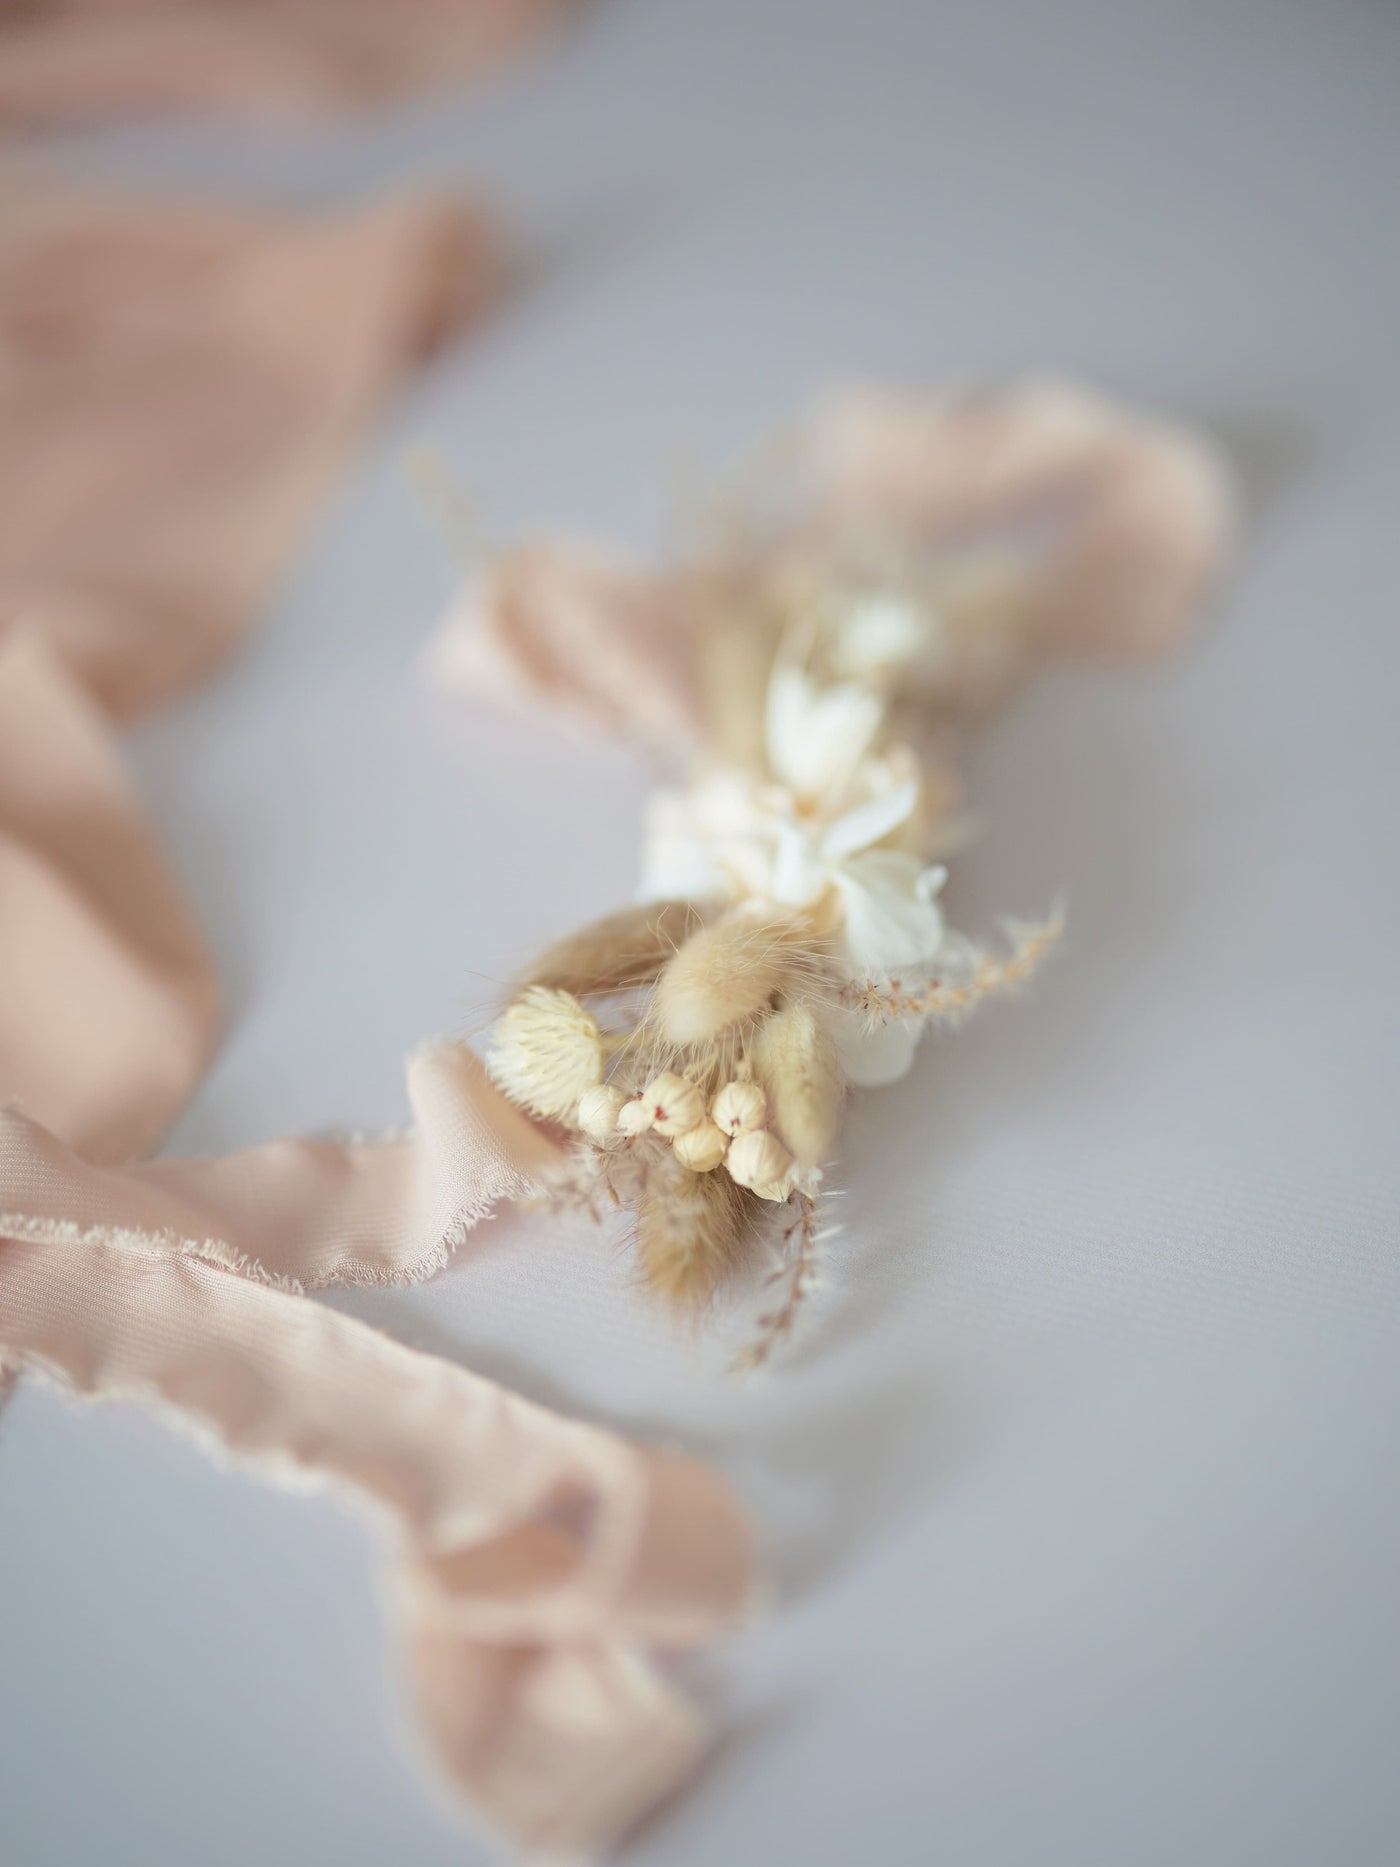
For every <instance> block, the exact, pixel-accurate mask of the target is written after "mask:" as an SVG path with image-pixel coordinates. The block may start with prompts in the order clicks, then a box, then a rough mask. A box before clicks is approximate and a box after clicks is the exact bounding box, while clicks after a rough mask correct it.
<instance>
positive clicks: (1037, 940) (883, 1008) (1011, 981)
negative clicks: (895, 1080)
mask: <svg viewBox="0 0 1400 1867" xmlns="http://www.w3.org/2000/svg"><path fill="white" fill-rule="evenodd" d="M1064 930H1065V918H1064V914H1063V913H1062V912H1061V911H1060V910H1059V909H1056V911H1055V912H1054V913H1053V914H1052V915H1051V916H1050V918H1049V919H1048V920H1046V921H1041V922H1038V923H1036V924H1034V925H1031V926H1019V927H1013V928H1011V929H1010V931H1011V934H1012V938H1013V945H1012V948H1011V951H1010V952H1009V953H1008V954H1007V955H1006V956H1005V957H1004V958H998V957H997V955H996V954H994V953H984V954H983V955H982V957H981V958H980V959H979V960H978V962H977V964H976V965H975V966H974V967H973V969H972V970H971V972H970V973H968V975H967V976H966V978H963V979H949V980H939V979H934V980H932V981H931V982H930V983H929V984H928V985H922V986H919V987H918V988H917V989H915V990H914V991H905V990H904V989H903V987H901V985H900V984H899V982H898V980H895V981H892V982H891V983H890V984H889V985H878V984H876V983H874V982H873V981H867V982H866V983H865V984H853V985H850V986H847V988H846V990H845V992H844V993H843V995H842V997H843V1002H844V1003H845V1004H846V1005H848V1006H849V1007H850V1008H851V1009H852V1010H855V1011H863V1012H865V1013H866V1015H867V1016H868V1017H869V1018H870V1019H871V1020H872V1021H873V1022H874V1023H876V1024H887V1023H890V1022H892V1021H894V1020H897V1019H900V1018H938V1019H942V1020H944V1021H945V1022H947V1023H950V1024H953V1023H956V1022H957V1021H958V1020H959V1019H960V1018H963V1017H966V1016H967V1014H968V1013H969V1012H970V1011H973V1010H974V1009H975V1008H976V1007H977V1006H978V1005H980V1004H981V1002H982V1000H983V999H984V998H992V997H994V996H995V995H996V994H997V993H999V992H1009V991H1014V990H1015V988H1016V987H1017V986H1020V985H1024V984H1025V982H1026V981H1027V979H1029V978H1030V976H1031V974H1032V973H1033V972H1034V971H1035V970H1036V968H1037V967H1038V966H1039V965H1040V963H1041V961H1042V960H1043V959H1044V958H1045V955H1046V954H1047V953H1048V952H1049V951H1050V949H1051V947H1053V946H1054V945H1055V943H1056V942H1057V941H1058V940H1059V938H1060V936H1061V934H1063V932H1064Z"/></svg>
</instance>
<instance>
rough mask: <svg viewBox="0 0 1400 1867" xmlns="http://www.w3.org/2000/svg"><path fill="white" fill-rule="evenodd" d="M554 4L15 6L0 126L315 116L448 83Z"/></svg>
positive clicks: (508, 46) (163, 0) (528, 33)
mask: <svg viewBox="0 0 1400 1867" xmlns="http://www.w3.org/2000/svg"><path fill="white" fill-rule="evenodd" d="M562 10H563V9H562V0H256V4H250V0H24V3H23V4H21V5H20V6H18V7H0V125H4V124H6V123H11V124H19V125H24V126H26V127H27V126H31V125H42V124H47V123H51V122H54V121H68V120H72V119H81V120H83V121H90V120H92V119H93V118H95V117H109V116H120V115H126V114H131V113H140V114H142V115H146V114H149V113H150V112H151V111H153V110H200V111H206V112H207V111H220V112H225V113H229V114H233V113H237V114H239V115H244V116H248V115H251V116H260V115H265V116H282V115H288V116H291V115H295V116H299V117H300V116H306V115H323V114H329V113H331V112H335V111H341V110H347V109H352V108H355V107H358V106H362V105H366V104H374V103H379V102H381V101H384V100H386V99H389V98H392V97H395V96H397V95H398V94H399V93H401V92H406V91H411V90H415V89H418V88H419V87H421V86H424V85H431V84H441V83H443V82H444V81H445V80H447V79H450V78H460V77H463V76H465V75H467V74H468V73H471V72H474V71H477V70H479V69H480V68H482V67H483V66H486V65H489V64H491V63H493V62H494V61H495V60H496V59H498V58H501V57H503V56H504V55H505V54H507V53H509V52H513V51H515V50H516V49H517V48H518V47H520V46H521V45H522V44H523V43H524V42H525V41H526V40H528V39H530V38H531V37H533V36H534V35H535V34H537V33H538V32H540V31H541V30H543V29H544V28H545V27H546V26H547V25H548V24H550V23H551V22H552V21H553V20H554V19H555V18H556V16H557V15H558V14H559V13H560V12H561V11H562Z"/></svg>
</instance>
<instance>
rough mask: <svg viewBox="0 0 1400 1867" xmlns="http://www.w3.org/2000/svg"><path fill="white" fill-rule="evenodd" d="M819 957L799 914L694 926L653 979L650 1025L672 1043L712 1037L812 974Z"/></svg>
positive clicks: (736, 917)
mask: <svg viewBox="0 0 1400 1867" xmlns="http://www.w3.org/2000/svg"><path fill="white" fill-rule="evenodd" d="M820 959H821V955H820V949H819V948H818V946H817V944H816V941H815V936H814V934H813V931H812V927H811V925H810V923H809V922H807V921H806V920H804V919H802V918H800V917H799V916H796V915H775V914H765V915H758V914H748V913H740V914H731V915H729V916H727V917H726V918H725V919H724V920H720V921H715V922H713V923H712V924H711V925H710V926H708V927H702V928H701V929H700V931H699V932H698V933H695V934H692V935H691V937H690V939H689V940H687V941H686V943H685V945H684V946H683V947H681V948H680V950H679V951H678V952H677V953H676V955H675V957H674V958H673V959H672V960H671V962H670V963H669V965H668V966H667V967H666V969H665V971H664V972H663V973H662V974H661V976H660V978H659V979H658V980H657V984H656V994H655V997H654V999H653V1002H652V1017H653V1020H654V1022H655V1025H656V1028H657V1030H658V1031H659V1033H660V1035H661V1037H662V1038H663V1039H664V1040H665V1041H666V1042H668V1043H671V1044H677V1045H682V1046H684V1045H690V1044H708V1043H711V1042H713V1040H714V1039H715V1038H717V1037H718V1036H719V1035H720V1034H721V1033H722V1032H724V1031H727V1030H729V1029H731V1028H732V1027H733V1026H735V1025H737V1024H742V1023H745V1022H747V1021H748V1020H751V1019H753V1018H756V1017H758V1015H759V1014H760V1013H761V1012H763V1011H765V1010H767V1008H768V1006H769V1005H771V1004H772V1002H773V1001H774V999H775V998H777V997H778V995H779V994H780V993H782V992H784V991H788V990H791V989H792V988H793V987H794V986H796V985H798V984H800V983H801V982H802V980H803V979H804V978H807V977H810V976H811V975H813V973H814V972H815V971H816V970H817V969H818V968H819V966H820Z"/></svg>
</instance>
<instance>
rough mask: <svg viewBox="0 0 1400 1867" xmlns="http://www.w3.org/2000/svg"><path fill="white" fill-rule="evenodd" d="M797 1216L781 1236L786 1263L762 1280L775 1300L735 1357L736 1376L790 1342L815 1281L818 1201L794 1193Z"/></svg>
mask: <svg viewBox="0 0 1400 1867" xmlns="http://www.w3.org/2000/svg"><path fill="white" fill-rule="evenodd" d="M793 1203H794V1204H795V1206H796V1208H797V1214H796V1217H795V1218H793V1219H792V1220H790V1221H789V1223H788V1225H787V1227H786V1228H785V1230H784V1232H783V1235H782V1243H783V1246H784V1248H785V1250H786V1253H787V1261H786V1262H785V1263H782V1264H779V1266H778V1267H777V1269H776V1270H775V1271H774V1272H773V1273H772V1274H771V1276H769V1277H768V1278H767V1279H765V1284H764V1287H765V1289H770V1290H772V1291H773V1292H774V1293H775V1294H774V1301H773V1303H772V1304H771V1306H770V1307H769V1308H768V1309H766V1310H764V1312H763V1313H762V1315H760V1317H759V1318H758V1330H757V1333H756V1335H755V1336H754V1339H753V1341H752V1342H750V1343H749V1345H748V1347H747V1348H745V1349H742V1350H740V1352H739V1353H738V1354H737V1355H736V1356H735V1357H734V1362H733V1367H734V1371H735V1373H736V1374H738V1373H748V1372H750V1371H752V1370H753V1369H755V1368H761V1367H763V1366H764V1365H765V1364H766V1363H767V1362H768V1361H769V1360H770V1359H771V1357H772V1355H773V1353H774V1351H775V1350H776V1349H777V1348H778V1346H779V1345H780V1344H781V1343H783V1342H786V1341H787V1340H789V1339H790V1338H791V1336H792V1334H793V1331H794V1330H795V1329H796V1327H797V1320H798V1315H799V1312H800V1311H801V1309H802V1305H803V1303H804V1302H805V1301H806V1299H807V1297H808V1295H809V1294H810V1292H811V1289H812V1285H813V1284H814V1283H815V1282H816V1278H817V1248H818V1246H819V1245H820V1243H821V1240H822V1236H823V1234H822V1232H821V1231H820V1229H819V1228H818V1224H817V1202H816V1200H815V1199H813V1198H812V1196H811V1195H810V1194H809V1193H794V1194H793Z"/></svg>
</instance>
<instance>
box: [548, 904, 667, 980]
mask: <svg viewBox="0 0 1400 1867" xmlns="http://www.w3.org/2000/svg"><path fill="white" fill-rule="evenodd" d="M700 923H701V914H700V910H699V908H697V907H696V906H695V904H694V903H693V902H691V901H648V902H646V903H644V904H643V905H642V906H640V907H634V908H623V909H622V910H621V911H620V912H619V913H617V914H608V915H606V916H605V917H604V918H603V919H602V920H600V921H593V922H591V923H590V924H589V925H588V926H587V927H580V928H579V930H578V932H577V933H572V934H568V935H566V936H565V938H564V939H562V940H556V941H555V943H554V945H553V946H550V947H547V948H546V949H545V951H544V952H543V953H541V954H540V956H539V958H538V959H536V960H535V961H534V962H533V963H532V964H531V965H529V966H527V967H526V968H525V970H524V972H523V973H522V974H521V979H520V983H521V984H522V985H546V986H551V987H553V988H554V989H555V990H556V991H562V992H572V993H574V994H575V996H576V997H580V998H583V997H587V996H588V995H589V994H593V995H595V996H597V995H603V994H606V993H609V992H625V991H628V990H630V989H631V988H633V987H635V986H639V985H650V984H651V982H652V981H653V980H654V979H655V978H656V977H657V975H658V974H659V973H660V971H661V968H662V967H663V966H664V965H665V964H666V962H667V960H669V959H670V957H671V955H672V954H673V953H674V952H675V951H676V949H677V947H679V946H681V945H683V944H684V942H685V941H686V940H688V939H689V937H690V936H691V934H693V933H694V932H695V930H696V929H697V928H698V927H699V926H700Z"/></svg>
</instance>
